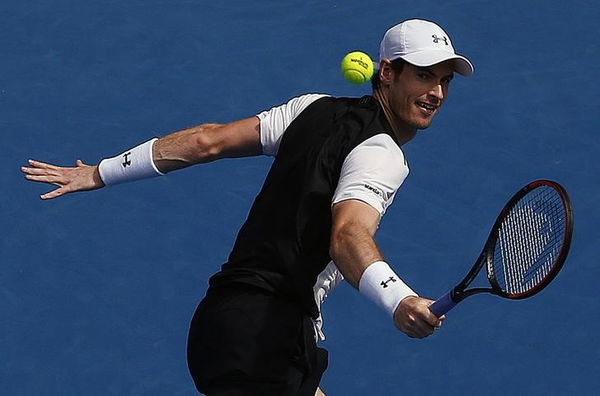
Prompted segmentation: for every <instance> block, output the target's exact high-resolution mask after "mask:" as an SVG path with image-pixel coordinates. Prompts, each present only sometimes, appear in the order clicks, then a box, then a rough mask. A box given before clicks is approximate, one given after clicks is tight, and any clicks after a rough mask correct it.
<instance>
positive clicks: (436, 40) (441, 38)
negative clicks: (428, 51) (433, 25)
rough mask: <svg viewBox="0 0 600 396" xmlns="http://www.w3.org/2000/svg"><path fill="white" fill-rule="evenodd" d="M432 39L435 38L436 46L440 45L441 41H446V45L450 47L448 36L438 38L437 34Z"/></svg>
mask: <svg viewBox="0 0 600 396" xmlns="http://www.w3.org/2000/svg"><path fill="white" fill-rule="evenodd" d="M431 37H433V42H434V43H436V44H437V43H439V42H440V40H444V43H446V45H449V44H448V37H446V36H442V37H438V35H437V34H432V35H431Z"/></svg>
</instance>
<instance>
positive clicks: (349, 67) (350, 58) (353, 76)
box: [341, 51, 373, 84]
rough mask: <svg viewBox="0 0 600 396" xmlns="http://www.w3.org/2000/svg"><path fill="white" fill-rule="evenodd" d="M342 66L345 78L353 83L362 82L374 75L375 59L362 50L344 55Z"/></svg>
mask: <svg viewBox="0 0 600 396" xmlns="http://www.w3.org/2000/svg"><path fill="white" fill-rule="evenodd" d="M341 67H342V74H343V75H344V78H345V79H346V81H348V82H351V83H352V84H362V83H365V82H367V81H369V80H370V79H371V77H373V60H372V59H371V58H370V57H369V55H367V54H365V53H364V52H361V51H354V52H350V53H349V54H347V55H346V56H344V59H342V65H341Z"/></svg>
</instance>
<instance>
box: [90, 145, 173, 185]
mask: <svg viewBox="0 0 600 396" xmlns="http://www.w3.org/2000/svg"><path fill="white" fill-rule="evenodd" d="M157 140H158V139H156V138H154V139H151V140H148V141H147V142H145V143H142V144H140V145H139V146H136V147H134V148H132V149H131V150H128V151H125V152H124V153H122V154H119V155H117V156H116V157H112V158H106V159H103V160H102V161H100V165H98V172H100V178H101V179H102V181H103V182H104V184H105V185H107V186H112V185H115V184H119V183H125V182H131V181H135V180H140V179H147V178H150V177H154V176H160V175H163V174H164V173H162V172H161V171H159V170H158V168H157V167H156V165H155V164H154V161H153V160H152V146H153V145H154V142H155V141H157Z"/></svg>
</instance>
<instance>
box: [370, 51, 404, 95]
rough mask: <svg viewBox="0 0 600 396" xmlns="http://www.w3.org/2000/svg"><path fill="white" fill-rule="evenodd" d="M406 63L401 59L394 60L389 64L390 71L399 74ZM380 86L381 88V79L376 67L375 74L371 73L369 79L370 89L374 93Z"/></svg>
mask: <svg viewBox="0 0 600 396" xmlns="http://www.w3.org/2000/svg"><path fill="white" fill-rule="evenodd" d="M406 63H407V62H406V61H405V60H404V59H402V58H397V59H394V60H393V61H392V62H391V66H392V70H394V72H396V73H401V72H402V69H404V65H405V64H406ZM380 86H381V79H380V78H379V67H378V68H377V70H375V73H373V78H371V87H373V91H375V90H376V89H378V88H379V87H380Z"/></svg>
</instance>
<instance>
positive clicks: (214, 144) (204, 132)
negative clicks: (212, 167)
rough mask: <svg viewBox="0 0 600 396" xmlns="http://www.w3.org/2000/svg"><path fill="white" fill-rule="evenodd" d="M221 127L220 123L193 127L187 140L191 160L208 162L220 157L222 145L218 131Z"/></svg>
mask: <svg viewBox="0 0 600 396" xmlns="http://www.w3.org/2000/svg"><path fill="white" fill-rule="evenodd" d="M222 127H223V125H221V124H202V125H199V126H197V127H195V128H194V132H193V133H192V134H191V135H190V136H189V142H188V145H189V147H191V148H192V149H191V156H192V162H194V163H203V162H210V161H214V160H216V159H219V158H220V157H221V154H222V153H223V145H222V139H221V138H220V134H219V132H218V131H219V129H220V128H222Z"/></svg>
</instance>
